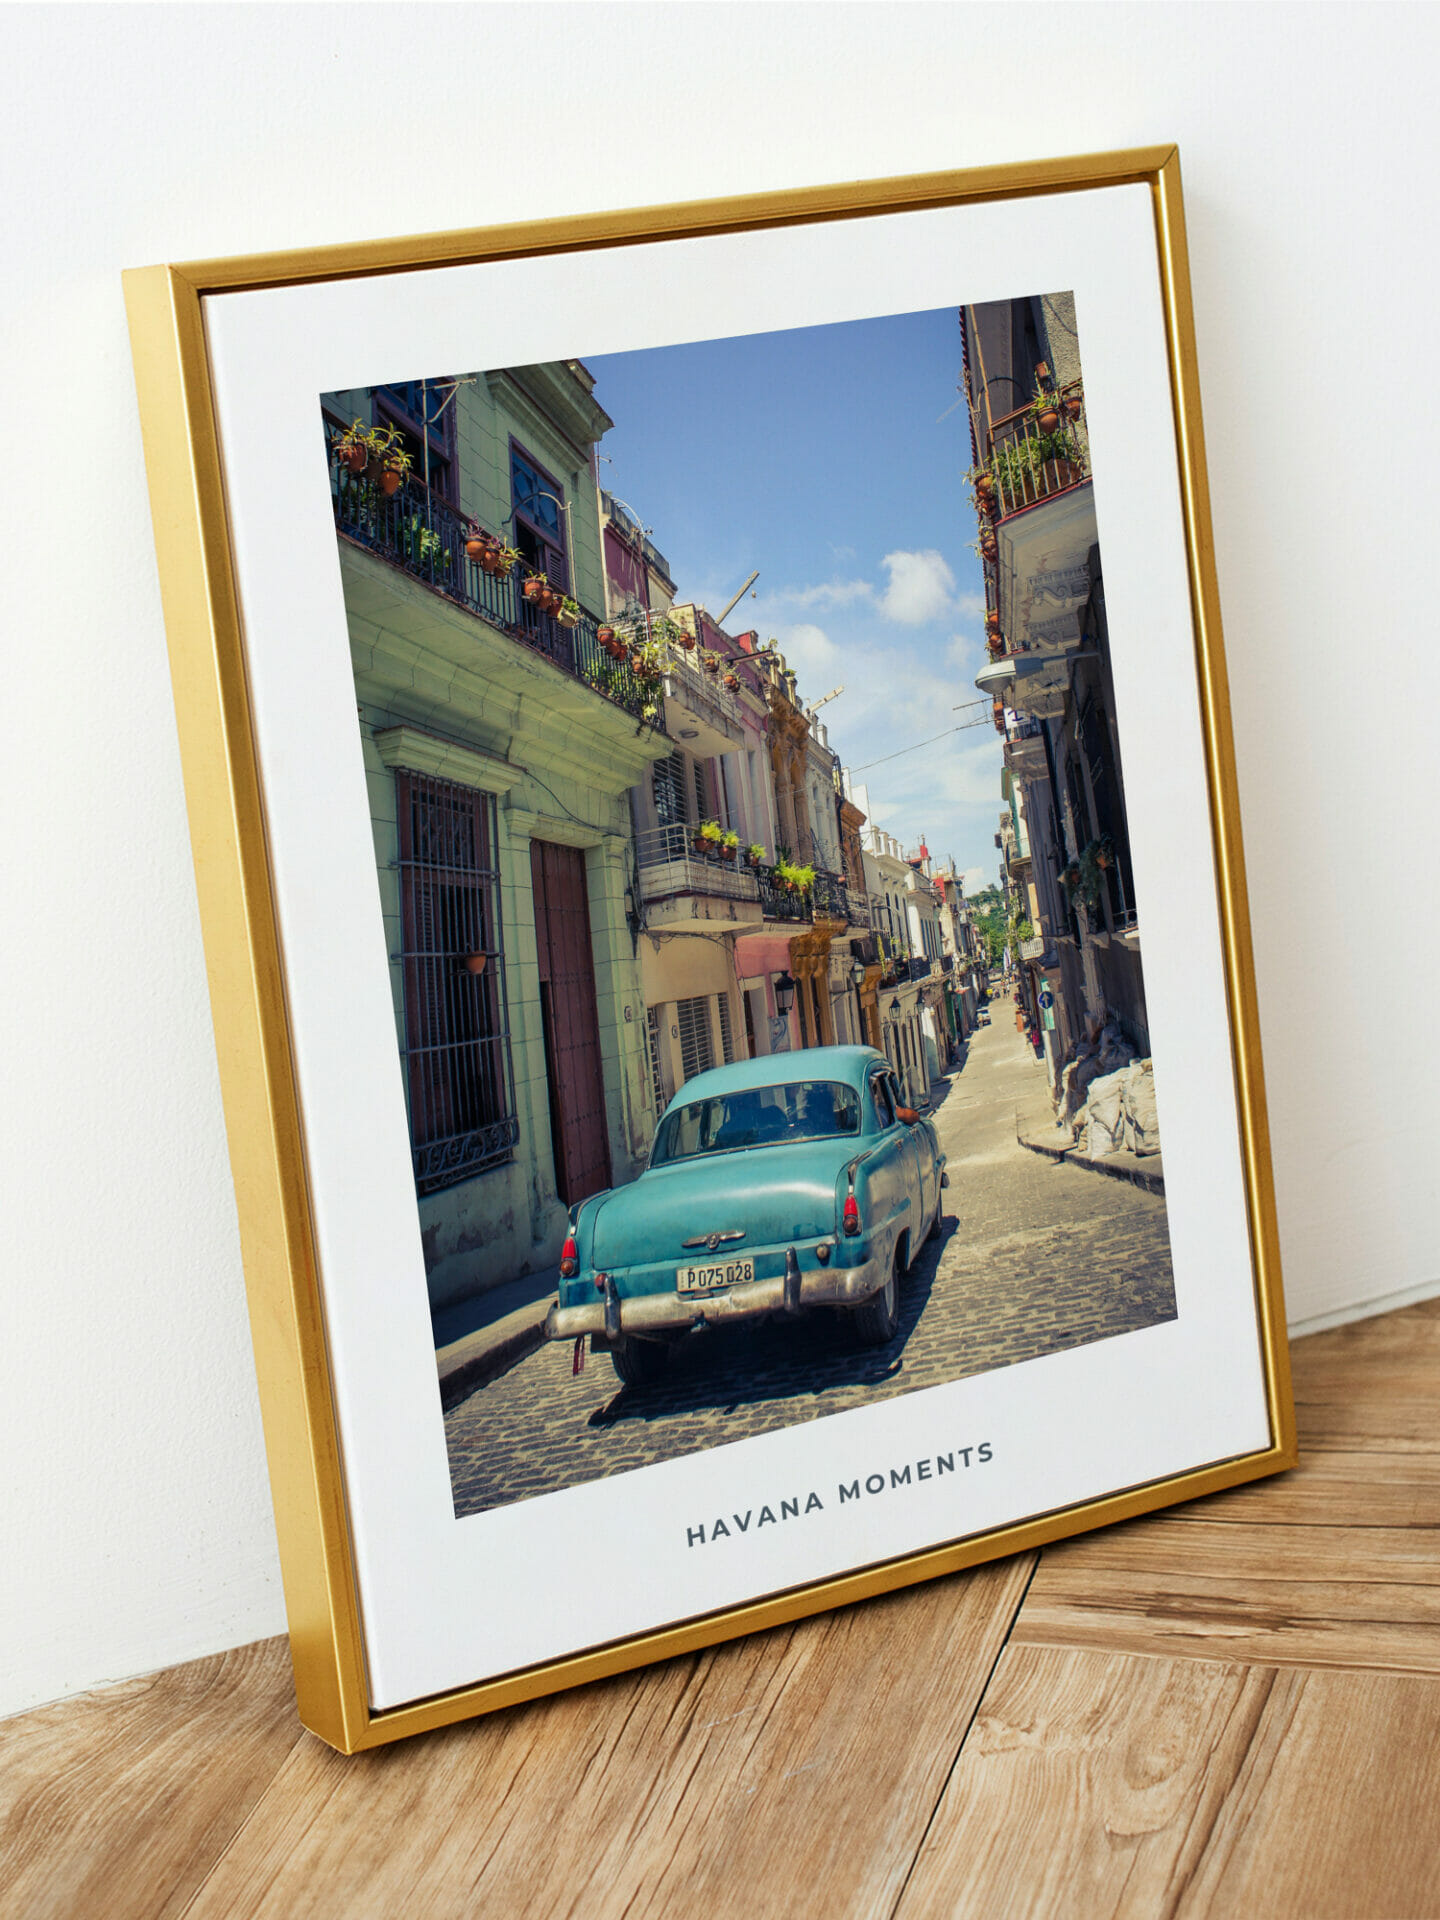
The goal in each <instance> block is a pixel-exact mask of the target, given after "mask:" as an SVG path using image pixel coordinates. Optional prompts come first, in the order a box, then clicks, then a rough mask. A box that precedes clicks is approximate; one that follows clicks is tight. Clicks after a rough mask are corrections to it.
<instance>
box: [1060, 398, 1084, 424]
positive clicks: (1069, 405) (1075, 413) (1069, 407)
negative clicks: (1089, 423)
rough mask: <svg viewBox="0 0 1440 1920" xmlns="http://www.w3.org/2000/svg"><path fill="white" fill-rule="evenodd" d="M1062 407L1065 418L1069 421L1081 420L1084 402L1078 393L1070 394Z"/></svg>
mask: <svg viewBox="0 0 1440 1920" xmlns="http://www.w3.org/2000/svg"><path fill="white" fill-rule="evenodd" d="M1062 405H1063V406H1064V409H1065V418H1066V419H1067V420H1070V421H1075V420H1078V419H1079V418H1080V413H1081V409H1082V402H1081V398H1080V395H1079V394H1078V393H1072V394H1068V395H1067V396H1066V398H1065V400H1064V401H1063V402H1062Z"/></svg>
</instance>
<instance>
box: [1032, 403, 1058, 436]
mask: <svg viewBox="0 0 1440 1920" xmlns="http://www.w3.org/2000/svg"><path fill="white" fill-rule="evenodd" d="M1035 424H1036V426H1037V427H1039V429H1040V431H1041V432H1042V433H1054V431H1055V429H1056V428H1057V427H1058V426H1059V424H1060V413H1059V409H1058V408H1056V407H1046V408H1045V410H1044V411H1043V413H1037V414H1036V416H1035Z"/></svg>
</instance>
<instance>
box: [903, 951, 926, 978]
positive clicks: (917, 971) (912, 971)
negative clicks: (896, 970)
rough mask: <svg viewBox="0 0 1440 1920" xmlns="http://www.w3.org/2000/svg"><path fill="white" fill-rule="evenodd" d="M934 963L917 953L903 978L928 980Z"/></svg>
mask: <svg viewBox="0 0 1440 1920" xmlns="http://www.w3.org/2000/svg"><path fill="white" fill-rule="evenodd" d="M931 965H932V962H931V961H930V960H929V959H928V958H927V957H926V955H925V954H923V953H917V954H916V955H915V956H914V958H913V959H912V960H911V961H910V964H909V966H908V968H907V970H906V972H905V974H904V975H903V976H902V978H905V979H908V980H928V979H929V978H930V968H931Z"/></svg>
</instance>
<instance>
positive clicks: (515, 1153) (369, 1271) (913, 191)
mask: <svg viewBox="0 0 1440 1920" xmlns="http://www.w3.org/2000/svg"><path fill="white" fill-rule="evenodd" d="M127 296H128V300H129V305H130V314H131V327H132V338H133V344H134V354H135V365H136V374H137V382H138V387H139V393H140V400H141V410H142V417H143V422H144V429H145V441H146V458H147V464H148V469H149V476H150V486H151V495H152V503H153V510H154V520H155V527H156V540H157V548H158V551H159V558H160V569H161V582H162V590H163V595H164V604H165V617H166V624H167V630H168V634H169V641H170V649H171V658H172V668H173V676H174V683H175V690H176V707H177V715H178V719H179V725H180V734H181V743H182V752H183V757H184V766H185V774H186V782H187V797H188V804H189V808H190V812H191V820H192V837H193V842H194V848H195V859H196V872H197V880H198V885H199V891H200V901H201V909H202V919H203V924H204V932H205V941H206V954H207V964H208V967H209V971H210V983H211V993H212V1003H213V1007H214V1012H215V1022H216V1035H217V1046H218V1049H219V1056H220V1064H221V1074H222V1085H223V1091H224V1097H225V1104H226V1115H227V1126H228V1130H229V1136H230V1148H231V1155H232V1161H233V1166H234V1172H235V1181H236V1192H237V1198H238V1203H239V1212H240V1224H241V1232H242V1240H243V1245H244V1254H245V1266H246V1278H247V1286H248V1288H249V1293H250V1302H251V1315H252V1326H253V1330H254V1338H255V1349H256V1360H257V1368H258V1372H259V1378H260V1386H261V1398H262V1408H263V1412H264V1419H265V1428H266V1444H267V1449H268V1454H269V1460H270V1469H271V1478H272V1486H273V1491H274V1497H275V1506H276V1515H277V1525H278V1529H279V1535H280V1545H281V1557H282V1565H283V1569H284V1575H285V1584H286V1599H287V1607H288V1609H289V1617H290V1622H291V1638H292V1646H293V1651H294V1661H295V1671H296V1680H297V1690H298V1695H299V1701H300V1708H301V1713H302V1716H303V1718H304V1719H305V1722H306V1724H307V1725H309V1726H311V1727H312V1728H313V1729H314V1730H315V1731H316V1732H317V1733H319V1734H321V1735H322V1736H323V1737H324V1738H325V1739H327V1740H329V1741H331V1742H332V1743H333V1744H334V1745H336V1746H337V1747H340V1748H342V1749H343V1750H346V1751H352V1750H355V1749H357V1748H361V1747H367V1746H372V1745H375V1744H378V1743H380V1742H383V1741H386V1740H390V1739H394V1738H397V1737H399V1736H402V1735H404V1734H408V1733H410V1732H414V1731H418V1730H420V1729H422V1728H426V1727H433V1726H436V1725H440V1724H443V1723H445V1722H448V1721H452V1720H455V1719H458V1718H462V1717H464V1716H466V1715H469V1714H474V1713H479V1712H483V1711H487V1710H489V1709H492V1708H494V1707H498V1706H503V1705H505V1704H507V1703H510V1702H514V1701H517V1700H521V1699H524V1698H527V1697H531V1696H533V1695H536V1694H539V1693H543V1692H546V1691H549V1690H554V1689H556V1688H559V1687H563V1686H568V1685H574V1684H578V1683H580V1682H583V1681H585V1680H587V1679H590V1678H593V1677H596V1676H599V1675H602V1674H606V1673H611V1672H615V1671H618V1670H620V1669H623V1668H625V1667H629V1666H635V1665H638V1664H641V1663H643V1662H645V1661H648V1660H653V1659H658V1658H661V1657H664V1656H666V1655H668V1654H672V1653H676V1652H680V1651H684V1650H687V1649H691V1648H695V1647H698V1646H703V1645H706V1644H710V1643H713V1642H715V1641H718V1640H721V1639H724V1638H726V1637H729V1636H733V1635H735V1634H739V1633H743V1632H747V1631H752V1630H754V1629H757V1628H760V1627H763V1626H767V1625H770V1624H773V1623H776V1622H779V1621H783V1620H788V1619H794V1618H797V1617H799V1616H801V1615H803V1614H806V1613H809V1612H814V1611H818V1610H820V1609H822V1608H825V1607H829V1606H833V1605H838V1604H841V1603H844V1602H848V1601H852V1600H856V1599H860V1598H863V1597H865V1596H867V1595H870V1594H874V1593H879V1592H882V1591H885V1590H887V1589H890V1588H894V1587H897V1586H900V1585H903V1584H905V1583H907V1582H911V1581H915V1580H919V1579H923V1578H927V1577H930V1576H933V1575H936V1574H939V1573H943V1572H948V1571H953V1570H955V1569H957V1568H961V1567H965V1566H968V1565H972V1564H974V1563H976V1562H978V1561H981V1560H983V1559H986V1558H992V1557H995V1556H997V1555H999V1554H1003V1553H1007V1552H1011V1551H1015V1550H1018V1549H1020V1548H1023V1547H1027V1546H1032V1545H1034V1544H1036V1543H1037V1542H1042V1541H1046V1540H1051V1539H1055V1538H1058V1537H1060V1536H1062V1535H1065V1534H1067V1533H1073V1532H1076V1531H1079V1530H1081V1529H1083V1528H1086V1527H1091V1526H1095V1525H1098V1524H1102V1523H1104V1522H1107V1521H1111V1520H1116V1519H1120V1518H1123V1517H1127V1516H1129V1515H1132V1514H1136V1513H1139V1512H1143V1511H1145V1510H1147V1509H1150V1508H1154V1507H1157V1506H1160V1505H1163V1504H1165V1503H1167V1502H1169V1501H1172V1500H1175V1499H1178V1498H1189V1497H1192V1496H1194V1495H1197V1494H1201V1493H1205V1492H1208V1491H1211V1490H1214V1489H1217V1488H1220V1487H1225V1486H1229V1485H1233V1484H1235V1483H1237V1482H1239V1481H1242V1480H1245V1479H1249V1478H1253V1477H1256V1476H1258V1475H1261V1474H1265V1473H1269V1472H1273V1471H1276V1470H1278V1469H1280V1468H1283V1467H1285V1466H1287V1465H1289V1464H1291V1463H1293V1460H1294V1458H1295V1446H1294V1427H1293V1415H1292V1412H1291V1408H1290V1404H1289V1393H1288V1374H1287V1366H1286V1354H1285V1345H1284V1318H1283V1309H1282V1302H1281V1295H1280V1281H1279V1270H1278V1264H1277V1254H1276V1233H1275V1222H1274V1215H1273V1202H1272V1198H1271V1190H1270V1175H1269V1165H1268V1156H1267V1143H1266V1134H1265V1118H1264V1102H1263V1089H1262V1081H1261V1071H1260V1054H1259V1042H1258V1031H1257V1024H1256V1018H1255V1011H1254V1006H1253V1001H1252V997H1251V974H1250V948H1249V933H1248V921H1247V910H1246V903H1245V891H1244V877H1243V864H1242V858H1241V843H1240V828H1239V820H1238V815H1237V805H1236V794H1235V784H1234V775H1233V767H1232V760H1231V746H1230V732H1229V721H1228V712H1227V704H1226V690H1225V677H1224V664H1223V657H1222V653H1221V645H1220V631H1219V621H1218V607H1217V594H1216V586H1215V581H1214V577H1213V571H1212V568H1211V564H1210V545H1209V539H1208V521H1207V506H1206V495H1205V470H1204V457H1203V448H1202V442H1201V432H1200V412H1199V402H1198V396H1197V392H1196V387H1195V363H1194V353H1193V344H1192V337H1191V320H1190V307H1189V298H1188V286H1187V278H1186V262H1185V248H1184V235H1183V226H1182V222H1181V211H1180V189H1179V173H1178V160H1177V157H1176V155H1175V153H1174V151H1173V149H1157V150H1153V151H1144V152H1136V153H1123V154H1117V155H1109V156H1100V157H1089V158H1081V159H1070V160H1063V161H1056V162H1047V163H1042V164H1037V165H1034V166H1027V167H1019V168H1004V169H995V170H988V171H984V172H979V173H962V174H950V175H935V176H925V177H919V178H912V179H903V180H893V181H881V182H875V183H868V184H861V185H849V186H841V187H835V188H828V189H823V190H808V191H805V192H793V193H776V194H769V195H764V196H760V197H757V198H752V199H747V200H736V201H723V202H713V203H703V204H697V205H691V206H682V207H672V208H662V209H650V210H645V211H637V212H631V213H621V214H614V215H605V216H594V217H586V218H578V219H575V220H565V221H557V222H549V223H545V224H542V225H531V226H517V227H501V228H492V229H488V230H483V231H477V232H469V233H459V234H449V235H440V236H430V237H427V238H421V239H415V240H408V241H397V242H382V243H375V244H373V245H367V246H355V247H341V248H334V249H324V250H319V251H316V252H314V253H307V254H303V255H288V256H275V257H270V258H262V259H246V260H229V261H210V262H202V263H193V264H190V265H187V266H180V267H163V268H147V269H141V270H137V271H135V272H133V273H131V274H129V275H128V276H127ZM832 703H833V704H832ZM1162 1128H1163V1132H1162Z"/></svg>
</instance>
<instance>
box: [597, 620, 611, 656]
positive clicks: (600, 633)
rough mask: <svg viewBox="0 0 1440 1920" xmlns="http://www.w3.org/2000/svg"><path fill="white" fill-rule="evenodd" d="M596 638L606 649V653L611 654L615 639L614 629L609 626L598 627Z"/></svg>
mask: <svg viewBox="0 0 1440 1920" xmlns="http://www.w3.org/2000/svg"><path fill="white" fill-rule="evenodd" d="M595 638H596V640H597V641H598V642H599V644H600V645H601V646H602V647H603V648H604V649H605V651H606V653H609V651H610V648H611V646H612V644H613V643H614V639H615V629H614V627H609V626H605V627H596V629H595Z"/></svg>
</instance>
